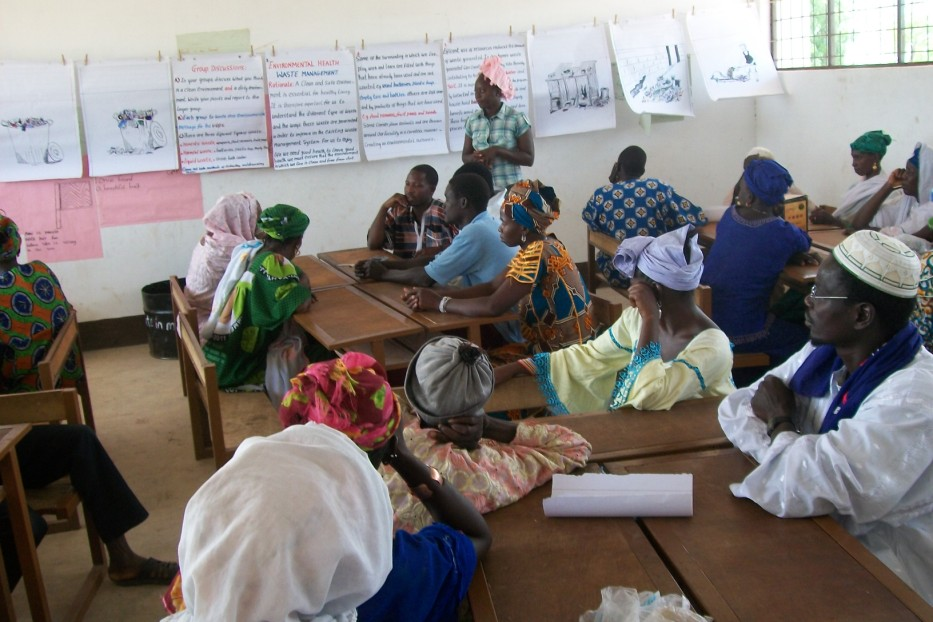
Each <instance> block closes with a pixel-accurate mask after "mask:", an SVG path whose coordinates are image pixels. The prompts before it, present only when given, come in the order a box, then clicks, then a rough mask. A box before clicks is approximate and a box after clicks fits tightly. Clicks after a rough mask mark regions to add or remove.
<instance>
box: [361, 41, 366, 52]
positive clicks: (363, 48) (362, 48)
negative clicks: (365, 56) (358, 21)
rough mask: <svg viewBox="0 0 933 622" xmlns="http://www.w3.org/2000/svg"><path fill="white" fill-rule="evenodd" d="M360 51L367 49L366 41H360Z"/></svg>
mask: <svg viewBox="0 0 933 622" xmlns="http://www.w3.org/2000/svg"><path fill="white" fill-rule="evenodd" d="M360 49H361V50H365V49H366V39H360Z"/></svg>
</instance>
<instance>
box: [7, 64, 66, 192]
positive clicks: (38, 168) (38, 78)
mask: <svg viewBox="0 0 933 622" xmlns="http://www.w3.org/2000/svg"><path fill="white" fill-rule="evenodd" d="M83 172H84V170H83V160H82V159H81V142H80V138H79V136H78V106H77V100H76V99H75V81H74V66H73V65H72V64H71V63H68V64H62V63H50V64H27V63H0V181H22V180H35V179H67V178H71V177H81V175H82V173H83Z"/></svg>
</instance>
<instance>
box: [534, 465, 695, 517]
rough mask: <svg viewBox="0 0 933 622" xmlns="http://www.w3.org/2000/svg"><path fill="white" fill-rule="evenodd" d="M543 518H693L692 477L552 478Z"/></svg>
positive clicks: (682, 475) (592, 476)
mask: <svg viewBox="0 0 933 622" xmlns="http://www.w3.org/2000/svg"><path fill="white" fill-rule="evenodd" d="M544 515H545V516H550V517H561V516H693V475H691V474H690V473H680V474H675V475H670V474H661V475H656V474H644V473H638V474H632V475H612V474H603V473H584V474H583V475H555V476H554V479H553V483H552V488H551V496H550V497H548V498H547V499H545V500H544Z"/></svg>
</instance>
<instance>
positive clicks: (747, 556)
mask: <svg viewBox="0 0 933 622" xmlns="http://www.w3.org/2000/svg"><path fill="white" fill-rule="evenodd" d="M606 466H607V467H608V470H609V471H610V472H616V473H622V472H625V473H693V495H694V497H693V504H694V516H693V517H692V518H645V519H639V524H640V525H641V526H642V528H643V529H644V530H645V532H646V534H647V536H648V537H649V538H650V539H651V540H652V542H654V546H655V547H656V548H658V550H659V552H660V554H661V556H662V557H663V558H664V559H665V560H666V563H667V564H668V567H669V568H670V570H671V572H672V574H673V576H675V577H677V579H678V581H679V582H680V584H681V586H682V587H683V589H684V593H685V594H686V595H687V597H688V598H689V599H690V601H691V602H692V603H694V605H695V606H696V607H697V608H698V609H699V610H700V611H701V612H702V613H705V614H707V615H711V616H713V618H714V619H715V620H716V621H717V622H726V621H729V620H830V619H832V620H886V621H890V620H916V619H918V618H919V619H923V620H933V608H931V607H930V606H929V605H927V604H926V603H925V602H924V601H923V599H921V598H920V596H918V595H917V594H916V593H915V592H913V591H912V590H910V588H908V587H907V585H906V584H904V583H903V582H902V581H901V580H900V579H899V578H897V576H895V575H894V573H892V572H891V571H890V570H888V569H887V567H885V566H884V564H882V563H881V562H880V561H879V560H878V559H877V558H876V557H875V556H874V555H872V554H871V553H870V552H869V551H868V549H866V548H864V547H863V546H862V545H861V544H860V543H859V542H858V541H857V540H856V539H855V538H853V537H852V536H850V535H849V534H848V533H846V532H845V530H844V529H842V528H841V527H840V526H839V525H838V524H837V523H836V522H835V521H833V520H832V519H831V518H829V517H820V518H815V519H809V518H807V519H782V518H778V517H776V516H773V515H771V514H769V513H768V512H766V511H764V510H763V509H761V508H760V507H758V506H757V505H755V504H754V503H753V502H751V501H749V500H747V499H737V498H735V497H733V496H732V493H731V492H730V491H729V487H728V485H729V484H730V483H733V482H738V481H741V480H742V478H743V477H744V476H745V475H746V474H747V473H748V472H749V471H751V469H752V468H753V464H752V462H751V461H750V460H749V459H748V458H746V457H745V456H744V455H742V454H741V453H740V452H739V451H738V450H736V449H729V450H719V451H711V452H705V453H694V454H680V455H675V456H658V457H654V458H647V459H643V460H637V461H630V462H616V463H610V464H608V465H606Z"/></svg>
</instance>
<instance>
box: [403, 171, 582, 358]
mask: <svg viewBox="0 0 933 622" xmlns="http://www.w3.org/2000/svg"><path fill="white" fill-rule="evenodd" d="M559 215H560V201H559V199H558V198H557V197H556V196H555V195H554V189H553V188H551V187H549V186H544V185H542V184H541V182H539V181H531V180H523V181H520V182H518V183H517V184H515V185H513V186H512V187H511V188H510V189H509V192H508V193H506V196H505V199H504V200H503V203H502V209H501V213H500V216H501V218H502V224H501V225H500V227H499V237H500V238H501V239H502V241H503V242H504V243H505V244H506V245H508V246H519V247H520V250H519V251H518V254H516V255H515V258H514V259H513V260H512V261H511V262H510V263H509V265H508V267H507V268H506V269H505V271H504V272H503V273H502V274H500V275H499V276H498V277H496V278H495V279H493V280H492V281H490V282H489V283H483V284H481V285H475V286H473V287H468V288H465V289H454V288H430V289H429V288H423V287H414V288H411V289H406V290H404V294H403V297H404V299H405V301H406V302H407V303H408V306H410V307H411V308H412V309H426V310H430V311H435V310H436V311H440V312H441V313H448V312H450V313H460V314H462V315H480V316H482V315H500V314H502V313H505V312H506V311H507V310H509V309H511V308H512V307H513V306H514V305H516V304H518V305H519V312H518V314H519V322H520V324H521V332H522V337H523V338H524V339H525V341H526V342H527V344H528V347H527V350H529V351H530V352H531V353H534V352H552V351H554V350H558V349H560V348H563V347H565V346H568V345H572V344H578V343H584V342H586V341H588V340H589V339H591V338H592V337H593V336H594V334H595V331H594V327H593V320H592V316H591V305H590V294H589V292H588V291H587V289H586V285H584V283H583V278H582V276H581V275H580V271H579V270H577V267H576V265H575V264H574V262H573V259H571V257H570V254H569V253H567V249H566V248H564V245H563V244H562V243H561V242H560V240H558V239H557V238H555V237H553V236H550V235H548V233H547V227H548V226H549V225H550V224H551V223H552V222H553V221H554V220H556V219H557V218H558V216H559Z"/></svg>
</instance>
